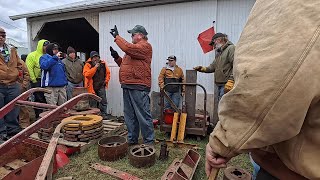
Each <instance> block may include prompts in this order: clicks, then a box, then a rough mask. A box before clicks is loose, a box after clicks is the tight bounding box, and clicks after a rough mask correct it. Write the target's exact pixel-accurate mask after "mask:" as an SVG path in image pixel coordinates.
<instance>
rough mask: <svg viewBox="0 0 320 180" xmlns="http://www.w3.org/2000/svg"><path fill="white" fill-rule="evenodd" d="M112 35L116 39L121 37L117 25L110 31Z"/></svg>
mask: <svg viewBox="0 0 320 180" xmlns="http://www.w3.org/2000/svg"><path fill="white" fill-rule="evenodd" d="M110 34H111V35H112V36H113V37H114V38H116V37H117V36H118V35H119V32H118V28H117V25H114V28H113V29H111V30H110Z"/></svg>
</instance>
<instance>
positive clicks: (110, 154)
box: [98, 136, 128, 161]
mask: <svg viewBox="0 0 320 180" xmlns="http://www.w3.org/2000/svg"><path fill="white" fill-rule="evenodd" d="M98 145H99V147H98V155H99V157H100V159H101V160H103V161H116V160H118V159H121V158H123V157H125V156H126V154H127V150H128V142H127V139H126V138H125V137H122V136H110V137H106V138H103V139H101V140H100V141H99V142H98Z"/></svg>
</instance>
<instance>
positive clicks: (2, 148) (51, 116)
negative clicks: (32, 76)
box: [0, 88, 101, 154]
mask: <svg viewBox="0 0 320 180" xmlns="http://www.w3.org/2000/svg"><path fill="white" fill-rule="evenodd" d="M39 89H40V90H39ZM33 92H47V90H45V89H42V88H34V89H30V90H28V91H26V92H25V93H23V94H21V95H20V96H18V97H17V98H16V99H14V100H13V101H11V102H10V103H8V104H7V105H6V106H4V107H3V108H1V109H0V118H2V117H4V116H5V115H6V114H7V113H8V112H10V111H11V110H12V109H13V107H14V106H15V103H16V102H17V101H18V100H25V99H27V98H28V96H29V95H30V94H31V93H33ZM88 97H90V98H93V99H94V100H96V101H101V98H100V97H98V96H96V95H94V94H90V93H83V94H80V95H78V96H76V97H74V98H72V99H70V100H69V101H67V102H65V103H64V104H62V105H61V106H58V107H57V108H56V109H54V110H52V111H50V112H49V113H48V114H47V115H45V116H44V117H42V118H41V119H39V120H38V121H36V122H34V123H33V124H31V125H30V126H28V127H27V128H26V129H24V130H23V131H21V132H19V133H18V134H16V135H15V136H13V137H12V138H10V139H9V140H8V141H6V142H4V143H3V144H1V145H0V154H4V153H5V152H7V151H9V150H10V149H11V148H12V147H13V146H15V145H17V144H19V143H21V142H22V141H23V140H24V139H26V138H28V137H29V136H30V135H31V134H33V133H34V132H37V131H38V130H39V129H40V128H41V127H43V126H45V125H46V124H48V123H50V122H51V121H54V120H55V119H56V118H57V117H59V116H60V115H61V114H62V113H63V112H64V111H65V110H66V109H71V108H72V107H73V106H74V105H75V104H77V102H78V101H80V100H81V99H82V98H88Z"/></svg>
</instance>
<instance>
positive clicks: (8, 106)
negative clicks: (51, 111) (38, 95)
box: [0, 88, 51, 119]
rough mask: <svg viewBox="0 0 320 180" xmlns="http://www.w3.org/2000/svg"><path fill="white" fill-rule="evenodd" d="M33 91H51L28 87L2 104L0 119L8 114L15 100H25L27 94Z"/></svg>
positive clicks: (27, 96)
mask: <svg viewBox="0 0 320 180" xmlns="http://www.w3.org/2000/svg"><path fill="white" fill-rule="evenodd" d="M35 92H44V93H49V94H50V93H51V91H50V90H48V89H44V88H33V89H29V90H28V91H26V92H24V93H22V94H20V96H18V97H16V98H15V99H14V100H12V101H10V102H9V103H8V104H6V105H5V106H3V107H2V108H1V109H0V119H2V118H3V117H4V116H5V115H6V114H8V113H9V112H10V111H11V110H12V109H13V108H14V106H15V105H16V103H17V101H19V100H20V101H25V100H27V99H28V98H29V96H30V95H31V94H33V93H35Z"/></svg>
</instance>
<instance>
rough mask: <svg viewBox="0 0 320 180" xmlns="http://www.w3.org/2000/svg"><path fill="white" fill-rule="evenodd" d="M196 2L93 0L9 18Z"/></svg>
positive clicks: (171, 0) (174, 0)
mask: <svg viewBox="0 0 320 180" xmlns="http://www.w3.org/2000/svg"><path fill="white" fill-rule="evenodd" d="M189 1H195V0H91V1H80V2H75V3H70V4H65V5H62V6H56V7H52V8H47V9H42V10H38V11H34V12H29V13H24V14H18V15H13V16H9V17H10V19H12V20H18V19H23V18H33V17H39V16H46V15H52V14H61V13H69V12H75V11H83V10H90V9H101V8H102V9H103V10H105V11H108V10H119V9H127V8H135V7H141V6H154V5H161V4H169V3H177V2H189Z"/></svg>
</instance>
